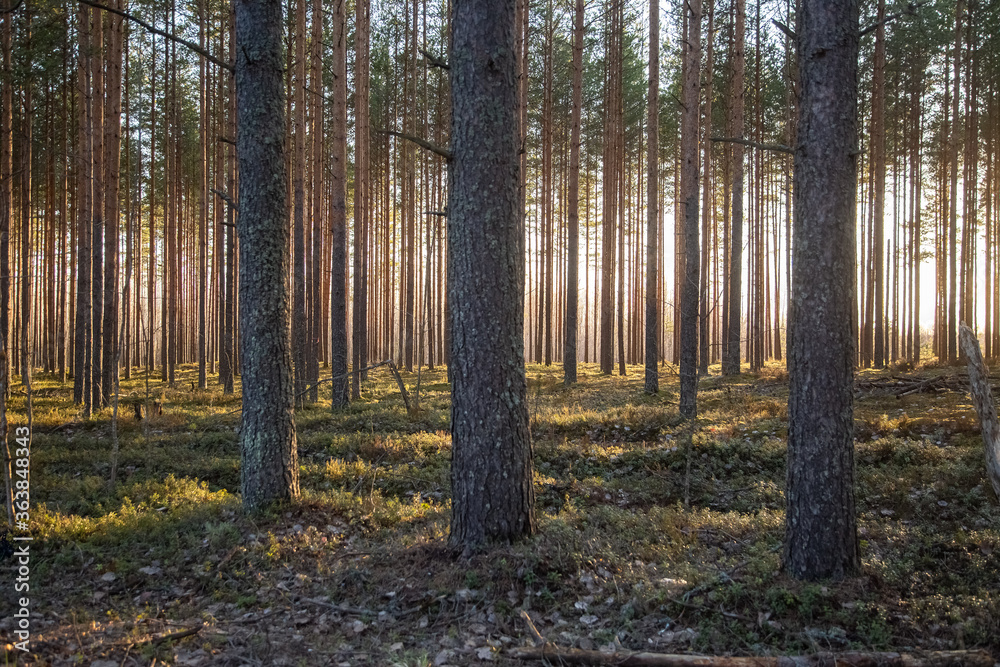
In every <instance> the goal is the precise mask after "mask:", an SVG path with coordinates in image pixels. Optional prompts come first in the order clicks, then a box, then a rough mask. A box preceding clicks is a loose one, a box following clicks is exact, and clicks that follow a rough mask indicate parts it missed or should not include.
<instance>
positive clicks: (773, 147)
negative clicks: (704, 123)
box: [711, 137, 795, 154]
mask: <svg viewBox="0 0 1000 667" xmlns="http://www.w3.org/2000/svg"><path fill="white" fill-rule="evenodd" d="M711 139H712V141H724V142H727V143H731V144H741V145H743V146H750V147H751V148H759V149H761V150H765V151H777V152H779V153H789V154H792V153H795V151H794V150H792V149H791V148H789V147H788V146H785V145H784V144H762V143H760V142H757V141H750V140H749V139H738V138H736V137H711Z"/></svg>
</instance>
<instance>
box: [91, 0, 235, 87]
mask: <svg viewBox="0 0 1000 667" xmlns="http://www.w3.org/2000/svg"><path fill="white" fill-rule="evenodd" d="M79 1H80V2H82V3H83V4H85V5H89V6H91V7H94V8H95V9H101V10H104V11H106V12H111V13H112V14H117V15H118V16H121V17H122V18H125V19H128V20H129V21H132V22H133V23H136V24H138V25H140V26H142V27H143V28H145V29H146V30H147V31H149V32H151V33H153V34H154V35H159V36H160V37H165V38H167V39H169V40H170V41H172V42H176V43H178V44H180V45H181V46H186V47H187V48H189V49H191V50H192V51H194V52H195V53H197V54H198V55H199V56H201V57H202V58H204V59H205V60H207V61H208V62H210V63H212V64H214V65H218V66H219V67H221V68H223V69H225V70H227V71H229V72H230V73H233V72H235V71H236V68H235V67H233V65H232V64H231V63H227V62H225V61H222V60H219V59H218V58H216V57H215V56H213V55H212V54H211V53H209V52H208V51H206V50H205V49H203V48H201V47H200V46H198V45H197V44H195V43H194V42H190V41H188V40H186V39H184V38H183V37H178V36H177V35H174V34H171V33H169V32H166V31H165V30H160V29H159V28H157V27H156V26H153V25H150V24H149V23H146V22H145V21H143V20H142V19H140V18H138V17H137V16H133V15H132V14H129V13H128V12H124V11H122V10H120V9H115V8H114V7H109V6H108V5H102V4H101V3H99V2H94V0H79Z"/></svg>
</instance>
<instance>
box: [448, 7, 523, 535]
mask: <svg viewBox="0 0 1000 667" xmlns="http://www.w3.org/2000/svg"><path fill="white" fill-rule="evenodd" d="M514 4H515V0H502V1H495V0H458V1H457V2H456V3H455V5H454V14H453V37H452V39H453V43H452V51H451V63H450V65H451V68H450V70H449V73H450V78H451V89H452V121H451V128H452V131H451V145H452V152H453V154H454V158H453V160H452V162H451V164H450V165H449V169H448V178H449V188H448V243H449V245H448V302H449V306H450V308H449V310H450V317H451V323H450V328H451V364H452V369H451V379H452V409H451V432H452V472H451V482H452V519H451V535H450V538H449V541H450V543H451V544H452V545H453V546H455V547H463V548H465V549H466V550H471V549H475V548H477V547H479V546H481V545H483V544H484V543H486V542H488V541H492V540H498V541H507V540H511V539H515V538H518V537H520V536H523V535H527V534H530V533H532V532H533V531H534V528H535V516H534V490H533V488H532V484H531V475H532V472H531V471H532V453H531V444H530V439H529V433H528V411H527V404H526V398H527V388H526V384H525V378H524V338H523V332H524V228H523V222H522V218H521V215H520V213H519V208H518V201H519V198H518V169H519V165H518V163H519V156H518V148H519V147H518V103H517V76H516V71H515V69H516V67H515V65H516V63H515V56H514V31H515V20H514V17H515V8H514Z"/></svg>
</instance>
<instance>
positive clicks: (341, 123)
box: [330, 0, 350, 408]
mask: <svg viewBox="0 0 1000 667" xmlns="http://www.w3.org/2000/svg"><path fill="white" fill-rule="evenodd" d="M333 40H334V42H333V46H334V48H333V73H334V94H333V151H332V154H331V157H332V165H331V180H332V184H331V187H332V191H333V193H332V196H333V201H332V202H331V208H332V211H333V218H332V219H331V220H330V228H331V229H332V232H333V233H332V235H331V244H332V246H333V248H332V249H333V264H332V270H331V272H330V273H331V281H332V283H331V285H330V338H331V352H330V369H331V371H332V373H333V407H334V408H340V407H343V406H345V405H347V403H348V400H349V399H350V377H349V376H348V374H347V362H348V356H347V353H348V350H347V2H346V0H334V14H333Z"/></svg>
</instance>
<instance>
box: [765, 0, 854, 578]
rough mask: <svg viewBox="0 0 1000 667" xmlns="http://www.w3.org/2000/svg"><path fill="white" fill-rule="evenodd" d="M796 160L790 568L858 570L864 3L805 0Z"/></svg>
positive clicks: (815, 574) (807, 574) (796, 572)
mask: <svg viewBox="0 0 1000 667" xmlns="http://www.w3.org/2000/svg"><path fill="white" fill-rule="evenodd" d="M800 11H801V13H800V15H799V30H798V37H797V41H798V53H799V67H800V70H799V71H800V76H799V80H800V81H801V86H802V88H801V98H800V106H799V124H798V133H799V134H798V139H797V142H796V144H797V145H796V152H795V184H794V190H795V228H794V237H793V247H794V253H795V254H794V258H793V262H792V270H793V275H792V283H791V287H792V291H791V303H790V325H791V326H790V332H789V336H788V375H789V392H790V393H789V398H788V422H789V423H788V472H787V492H786V497H787V499H788V510H787V526H786V532H785V554H784V567H785V569H786V570H787V571H788V572H789V573H790V574H791V575H792V576H794V577H797V578H800V579H825V578H833V579H842V578H844V577H845V576H848V575H851V574H853V573H854V572H856V571H857V570H858V568H859V566H860V557H859V553H858V540H857V525H856V518H855V512H854V437H853V436H854V418H853V413H854V404H853V398H854V395H853V391H854V362H855V350H856V341H855V337H854V328H853V322H854V318H855V295H856V289H855V282H854V275H855V274H854V270H855V252H856V251H855V246H854V240H855V239H854V235H855V211H856V204H855V187H856V170H857V165H856V154H855V146H856V145H857V140H858V137H857V73H858V5H857V0H803V1H802V6H801V10H800Z"/></svg>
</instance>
